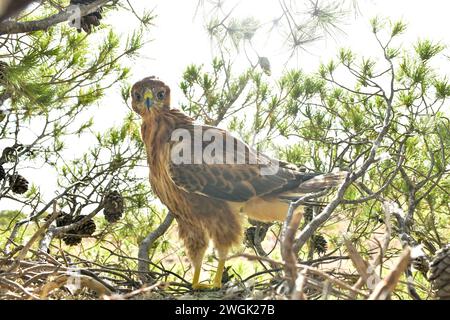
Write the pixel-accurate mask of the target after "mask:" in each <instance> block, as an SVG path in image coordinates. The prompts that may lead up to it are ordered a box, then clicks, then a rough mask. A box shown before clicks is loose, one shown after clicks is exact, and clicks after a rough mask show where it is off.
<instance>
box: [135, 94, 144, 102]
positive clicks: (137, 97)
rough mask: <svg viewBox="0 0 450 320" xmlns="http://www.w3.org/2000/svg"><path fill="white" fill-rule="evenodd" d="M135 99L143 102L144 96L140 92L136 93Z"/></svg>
mask: <svg viewBox="0 0 450 320" xmlns="http://www.w3.org/2000/svg"><path fill="white" fill-rule="evenodd" d="M134 97H135V98H136V100H137V101H141V99H142V96H141V94H140V93H139V92H135V93H134Z"/></svg>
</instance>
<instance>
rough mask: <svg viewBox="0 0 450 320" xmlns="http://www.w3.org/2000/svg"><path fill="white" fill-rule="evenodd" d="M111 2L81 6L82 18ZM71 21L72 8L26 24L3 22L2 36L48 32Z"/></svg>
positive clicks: (0, 28)
mask: <svg viewBox="0 0 450 320" xmlns="http://www.w3.org/2000/svg"><path fill="white" fill-rule="evenodd" d="M110 1H112V0H97V1H95V2H93V3H91V4H88V5H80V6H79V8H80V16H81V17H83V16H85V15H87V14H89V13H92V12H94V11H96V10H97V9H98V8H100V7H101V6H103V5H104V4H106V3H107V2H110ZM70 19H73V11H72V10H71V6H69V7H66V8H65V9H64V10H63V11H61V12H59V13H57V14H54V15H52V16H50V17H47V18H44V19H41V20H35V21H26V22H17V21H5V22H2V23H0V35H3V34H16V33H25V32H33V31H39V30H47V29H48V28H50V27H52V26H55V25H57V24H59V23H62V22H66V21H69V20H70Z"/></svg>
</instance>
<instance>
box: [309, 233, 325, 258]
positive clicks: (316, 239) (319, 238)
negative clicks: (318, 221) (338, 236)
mask: <svg viewBox="0 0 450 320" xmlns="http://www.w3.org/2000/svg"><path fill="white" fill-rule="evenodd" d="M311 244H312V246H313V248H314V251H316V252H317V253H318V254H319V255H322V254H324V253H325V252H327V250H328V242H327V240H326V239H325V238H324V236H323V235H321V234H316V235H313V236H312V238H311Z"/></svg>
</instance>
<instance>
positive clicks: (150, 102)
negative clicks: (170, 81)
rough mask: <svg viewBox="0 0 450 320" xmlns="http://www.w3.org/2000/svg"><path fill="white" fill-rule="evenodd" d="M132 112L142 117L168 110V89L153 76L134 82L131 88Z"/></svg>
mask: <svg viewBox="0 0 450 320" xmlns="http://www.w3.org/2000/svg"><path fill="white" fill-rule="evenodd" d="M131 105H132V107H133V110H134V111H135V112H137V113H138V114H140V115H141V116H144V115H145V114H147V113H150V112H153V110H162V109H169V108H170V88H169V87H168V86H167V85H166V84H165V83H164V82H162V81H161V80H158V79H156V78H155V77H154V76H152V77H147V78H144V79H142V80H141V81H139V82H136V83H135V84H134V85H133V87H132V88H131Z"/></svg>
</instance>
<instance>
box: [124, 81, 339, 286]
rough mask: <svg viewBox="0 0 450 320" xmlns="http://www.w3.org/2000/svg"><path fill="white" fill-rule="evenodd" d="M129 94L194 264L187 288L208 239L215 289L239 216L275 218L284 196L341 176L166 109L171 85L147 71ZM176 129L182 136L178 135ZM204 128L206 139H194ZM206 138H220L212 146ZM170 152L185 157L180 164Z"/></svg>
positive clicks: (161, 192)
mask: <svg viewBox="0 0 450 320" xmlns="http://www.w3.org/2000/svg"><path fill="white" fill-rule="evenodd" d="M131 94H132V106H133V109H134V111H135V112H137V113H138V114H139V115H141V117H142V127H141V134H142V139H143V141H144V143H145V146H146V151H147V161H148V165H149V169H150V184H151V186H152V189H153V191H154V192H155V194H156V195H157V196H158V197H159V198H160V200H161V201H162V202H163V203H164V204H165V205H166V206H167V207H168V208H169V210H170V211H172V212H173V214H174V215H175V217H176V220H177V222H178V227H179V236H180V238H181V239H182V240H183V241H184V244H185V246H186V249H187V253H188V255H189V257H190V259H191V260H192V263H193V265H194V268H195V273H194V280H193V286H194V287H197V288H198V287H200V285H199V283H198V278H199V273H200V268H201V263H202V258H203V255H204V252H205V250H206V248H207V246H208V243H209V240H210V239H211V240H212V241H213V243H214V246H215V248H216V249H217V251H218V255H219V267H218V271H217V274H216V277H215V279H214V286H216V287H220V284H221V282H220V279H221V276H222V270H223V264H224V259H225V258H226V255H227V253H228V250H229V248H230V247H231V246H233V245H235V244H238V243H239V242H240V240H241V236H242V233H243V232H242V219H243V215H247V216H249V217H251V218H253V219H256V220H260V221H271V220H280V221H282V220H284V218H285V215H286V212H287V209H288V202H287V201H286V200H287V199H295V198H298V197H300V196H301V195H302V194H304V193H308V192H315V191H319V190H322V189H325V188H329V187H334V186H336V185H337V184H339V183H340V182H341V181H342V179H343V178H344V177H345V173H342V172H340V173H331V174H327V175H319V174H316V173H304V172H300V171H298V170H297V169H295V166H293V165H290V164H288V163H284V162H278V161H277V160H275V159H271V158H269V157H267V156H265V155H263V154H261V153H259V152H257V151H255V150H254V149H252V148H250V147H249V146H247V145H246V144H245V143H244V142H242V141H240V140H239V139H236V138H234V137H232V136H231V135H230V134H229V133H228V132H226V131H225V130H222V129H219V128H215V127H210V126H205V125H199V124H195V123H194V122H193V120H192V119H191V118H190V117H188V116H186V115H184V114H183V113H181V112H180V111H178V110H175V109H170V88H169V87H168V86H166V85H165V84H164V83H163V82H162V81H160V80H157V79H156V78H154V77H149V78H145V79H143V80H141V81H139V82H137V83H136V84H135V85H134V86H133V88H132V91H131ZM179 133H182V134H185V135H184V136H183V139H181V138H179V137H178V134H179ZM205 133H206V135H207V136H208V137H209V138H208V139H199V140H196V137H197V138H198V137H202V136H203V135H204V134H205ZM177 137H178V138H177ZM186 137H188V138H186ZM212 137H214V138H212ZM213 141H214V142H217V141H222V142H223V144H222V145H220V144H218V145H216V148H215V149H214V150H212V148H211V142H213ZM210 149H211V150H210ZM180 150H182V152H180ZM199 150H200V151H201V153H200V155H201V157H200V158H199V157H198V154H199V153H198V151H199ZM188 153H189V154H188ZM176 157H180V158H183V157H184V159H189V160H190V161H188V162H187V163H180V162H179V161H178V160H176V159H175V158H176ZM174 159H175V160H174ZM273 168H278V170H272V169H273ZM272 171H273V172H272Z"/></svg>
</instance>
